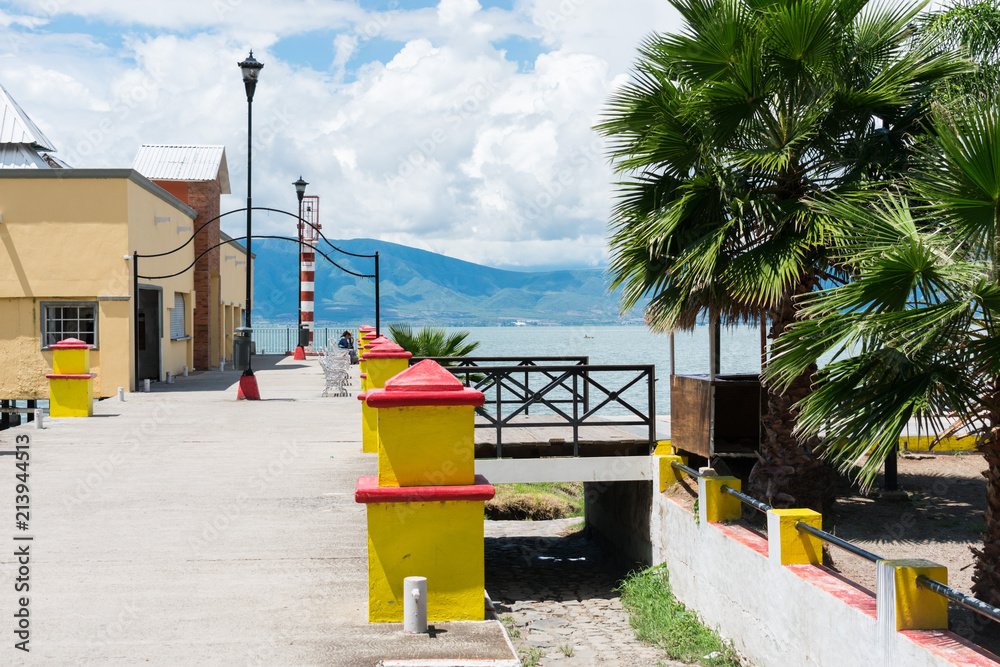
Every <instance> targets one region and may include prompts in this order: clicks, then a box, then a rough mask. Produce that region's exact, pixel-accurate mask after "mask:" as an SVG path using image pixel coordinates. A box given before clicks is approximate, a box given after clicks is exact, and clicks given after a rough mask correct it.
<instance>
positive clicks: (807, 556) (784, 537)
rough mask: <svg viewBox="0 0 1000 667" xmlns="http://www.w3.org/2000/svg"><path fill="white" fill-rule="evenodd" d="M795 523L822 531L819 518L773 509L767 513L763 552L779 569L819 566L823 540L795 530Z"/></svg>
mask: <svg viewBox="0 0 1000 667" xmlns="http://www.w3.org/2000/svg"><path fill="white" fill-rule="evenodd" d="M799 521H801V522H802V523H805V524H807V525H809V526H812V527H813V528H823V515H822V514H820V513H819V512H814V511H813V510H807V509H773V510H769V511H768V512H767V551H768V557H769V558H770V559H771V561H772V562H775V563H780V564H781V565H802V564H805V563H811V564H812V565H821V564H822V563H823V540H821V539H819V538H818V537H816V536H815V535H813V534H811V533H807V532H805V531H800V530H799V529H798V528H796V527H795V524H797V523H798V522H799Z"/></svg>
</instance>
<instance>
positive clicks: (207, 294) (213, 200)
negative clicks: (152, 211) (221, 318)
mask: <svg viewBox="0 0 1000 667" xmlns="http://www.w3.org/2000/svg"><path fill="white" fill-rule="evenodd" d="M155 183H156V184H157V185H159V186H161V187H163V188H164V189H165V190H167V191H168V192H169V193H170V194H172V195H174V196H175V197H177V198H178V199H180V200H181V201H186V202H187V205H188V206H190V207H191V208H193V209H194V210H196V211H198V217H197V218H195V221H194V231H196V232H198V233H197V235H196V236H195V239H194V256H195V257H198V256H199V255H201V253H203V252H205V250H206V249H207V248H210V247H212V246H217V245H218V243H219V240H220V236H219V220H215V221H214V222H212V223H211V224H210V225H208V226H207V227H205V228H204V229H201V226H202V225H204V224H205V223H206V222H208V221H209V220H212V219H213V218H218V216H219V199H220V197H221V196H222V189H221V187H220V185H219V181H218V180H214V181H191V182H184V181H155ZM199 229H201V231H200V232H199V231H198V230H199ZM219 251H220V248H218V247H215V248H213V249H212V250H211V251H209V252H208V254H206V255H205V256H204V257H202V258H201V259H200V260H198V263H197V264H195V266H194V289H195V301H194V322H193V325H194V326H193V334H192V335H193V338H194V340H193V341H192V343H193V346H192V347H193V351H194V370H199V371H204V370H208V368H209V365H210V363H211V361H210V360H211V350H212V346H213V344H214V345H216V346H218V344H219V343H218V340H216V337H217V336H218V335H219V334H218V332H213V331H212V327H211V315H210V312H211V307H212V306H211V305H210V303H209V302H210V300H211V298H212V275H213V274H215V275H218V274H219ZM218 298H219V297H218V295H215V301H216V303H215V304H214V306H215V307H218Z"/></svg>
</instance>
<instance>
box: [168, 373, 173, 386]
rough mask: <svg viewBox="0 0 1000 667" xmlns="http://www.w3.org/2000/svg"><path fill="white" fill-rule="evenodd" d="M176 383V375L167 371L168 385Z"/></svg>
mask: <svg viewBox="0 0 1000 667" xmlns="http://www.w3.org/2000/svg"><path fill="white" fill-rule="evenodd" d="M173 383H174V375H173V373H171V372H170V371H167V384H173Z"/></svg>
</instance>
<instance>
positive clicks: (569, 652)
mask: <svg viewBox="0 0 1000 667" xmlns="http://www.w3.org/2000/svg"><path fill="white" fill-rule="evenodd" d="M581 522H582V519H579V518H576V519H557V520H555V521H487V522H486V590H487V591H488V592H489V594H490V597H491V598H492V599H493V604H494V605H495V607H496V610H497V614H498V615H500V616H501V618H502V617H504V616H508V615H509V616H512V617H513V618H514V622H515V623H516V625H517V629H518V630H519V631H520V637H519V638H517V639H513V638H512V640H513V642H514V645H515V646H516V647H517V649H518V651H520V652H521V653H522V655H525V654H526V653H527V652H528V651H529V650H530V649H531V648H535V649H537V650H538V651H541V652H542V653H543V656H542V657H541V658H540V659H539V661H538V665H539V666H545V667H554V666H556V665H622V666H626V665H635V666H639V665H641V666H642V667H647V666H655V665H667V666H674V665H683V664H685V663H681V662H676V661H673V660H669V659H668V658H667V657H666V655H665V654H664V653H663V652H662V651H660V650H658V649H655V648H652V647H649V646H645V645H643V644H642V643H641V642H639V641H638V640H637V639H636V638H635V635H634V634H633V632H632V629H631V628H630V627H629V623H628V615H627V614H626V612H625V610H624V609H623V608H622V605H621V602H620V601H619V594H618V592H617V591H615V590H614V588H615V586H616V585H617V583H618V581H619V580H621V578H622V577H623V576H624V575H625V573H626V570H624V569H623V568H622V567H620V566H619V565H617V564H615V563H614V562H613V561H612V560H611V559H609V558H608V557H607V556H606V555H605V554H604V553H603V552H602V551H601V549H600V548H599V547H598V546H597V545H595V544H594V543H593V542H590V541H589V540H586V539H584V537H583V533H582V532H581V531H576V532H569V531H570V530H571V529H572V527H573V526H575V525H579V524H580V523H581ZM566 533H569V534H566Z"/></svg>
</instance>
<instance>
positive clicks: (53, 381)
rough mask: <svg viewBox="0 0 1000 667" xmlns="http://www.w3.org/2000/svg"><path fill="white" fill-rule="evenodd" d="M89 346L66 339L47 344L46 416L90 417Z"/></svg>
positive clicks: (91, 412)
mask: <svg viewBox="0 0 1000 667" xmlns="http://www.w3.org/2000/svg"><path fill="white" fill-rule="evenodd" d="M93 347H94V346H93V345H90V344H88V343H84V342H83V341H82V340H78V339H76V338H67V339H66V340H63V341H59V342H58V343H56V344H54V345H51V346H49V349H51V350H52V372H51V373H49V374H47V375H46V376H45V377H47V378H48V379H49V416H50V417H93V416H94V378H95V377H97V376H96V375H95V374H93V373H91V372H90V351H91V350H92V349H93Z"/></svg>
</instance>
